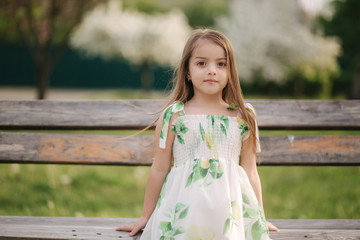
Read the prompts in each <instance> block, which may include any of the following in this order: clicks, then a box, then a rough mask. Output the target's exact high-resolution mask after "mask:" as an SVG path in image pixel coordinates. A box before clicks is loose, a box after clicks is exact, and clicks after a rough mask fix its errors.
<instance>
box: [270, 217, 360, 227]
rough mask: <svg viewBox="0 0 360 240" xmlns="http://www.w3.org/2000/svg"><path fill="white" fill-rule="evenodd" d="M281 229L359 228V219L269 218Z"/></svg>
mask: <svg viewBox="0 0 360 240" xmlns="http://www.w3.org/2000/svg"><path fill="white" fill-rule="evenodd" d="M269 221H270V222H271V223H273V224H274V225H275V226H281V228H283V229H317V230H319V229H332V230H336V229H341V230H351V229H356V230H360V219H270V220H269Z"/></svg>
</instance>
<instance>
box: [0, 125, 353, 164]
mask: <svg viewBox="0 0 360 240" xmlns="http://www.w3.org/2000/svg"><path fill="white" fill-rule="evenodd" d="M260 142H261V147H262V153H261V165H360V136H357V135H356V136H261V137H260ZM153 149H154V139H153V137H152V136H135V137H128V138H124V136H115V135H92V134H88V135H84V134H82V135H81V134H41V133H4V132H3V133H0V162H3V163H5V162H9V163H67V164H104V165H112V164H115V165H150V164H151V162H152V156H153Z"/></svg>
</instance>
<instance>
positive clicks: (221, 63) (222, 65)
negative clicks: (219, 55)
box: [218, 62, 226, 67]
mask: <svg viewBox="0 0 360 240" xmlns="http://www.w3.org/2000/svg"><path fill="white" fill-rule="evenodd" d="M218 65H219V66H220V67H226V62H219V63H218Z"/></svg>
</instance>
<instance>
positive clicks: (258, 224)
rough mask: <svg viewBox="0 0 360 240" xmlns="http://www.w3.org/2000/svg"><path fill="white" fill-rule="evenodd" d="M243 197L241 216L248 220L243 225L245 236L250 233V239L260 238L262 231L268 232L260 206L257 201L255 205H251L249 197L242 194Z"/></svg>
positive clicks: (256, 239)
mask: <svg viewBox="0 0 360 240" xmlns="http://www.w3.org/2000/svg"><path fill="white" fill-rule="evenodd" d="M242 198H243V217H244V218H247V219H249V220H250V221H249V222H248V223H247V224H246V225H245V229H246V230H245V236H246V238H247V236H248V235H249V234H251V236H252V239H254V240H261V239H262V236H263V234H264V233H266V236H268V234H269V229H268V227H267V223H266V220H265V218H264V215H263V214H262V211H261V206H260V204H259V203H258V202H257V205H256V207H254V206H251V203H250V199H249V197H248V196H247V195H246V194H242ZM249 231H251V232H249Z"/></svg>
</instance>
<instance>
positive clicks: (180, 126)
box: [172, 118, 189, 144]
mask: <svg viewBox="0 0 360 240" xmlns="http://www.w3.org/2000/svg"><path fill="white" fill-rule="evenodd" d="M172 131H173V132H174V133H175V135H176V138H177V140H178V141H179V143H181V144H185V142H184V135H185V133H187V132H188V131H189V128H188V127H186V125H185V123H184V121H183V120H181V119H180V118H177V119H176V122H175V125H174V126H173V128H172Z"/></svg>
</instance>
